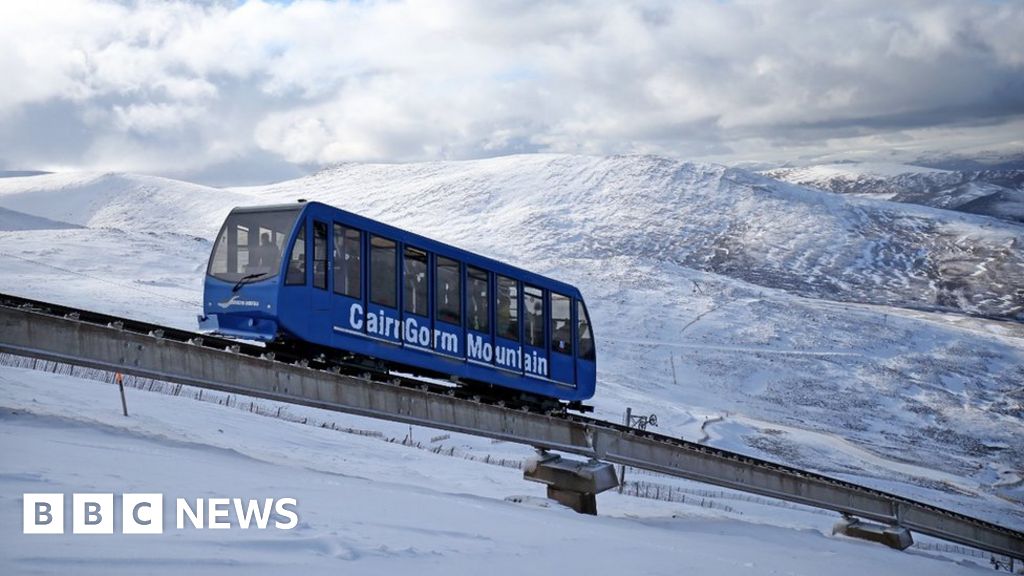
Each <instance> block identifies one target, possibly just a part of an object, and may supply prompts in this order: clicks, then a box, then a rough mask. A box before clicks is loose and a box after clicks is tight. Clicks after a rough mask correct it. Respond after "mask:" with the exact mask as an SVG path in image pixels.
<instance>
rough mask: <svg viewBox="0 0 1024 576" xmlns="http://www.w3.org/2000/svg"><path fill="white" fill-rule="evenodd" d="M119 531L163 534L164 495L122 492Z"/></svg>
mask: <svg viewBox="0 0 1024 576" xmlns="http://www.w3.org/2000/svg"><path fill="white" fill-rule="evenodd" d="M121 532H123V533H124V534H163V532H164V495H163V494H124V495H123V496H121Z"/></svg>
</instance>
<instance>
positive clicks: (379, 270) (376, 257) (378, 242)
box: [370, 236, 398, 308]
mask: <svg viewBox="0 0 1024 576" xmlns="http://www.w3.org/2000/svg"><path fill="white" fill-rule="evenodd" d="M395 252H396V249H395V242H394V241H393V240H388V239H387V238H381V237H380V236H371V237H370V300H371V301H373V302H374V303H375V304H380V305H381V306H389V307H391V308H394V307H395V306H397V305H398V290H397V284H398V277H397V274H396V273H397V270H396V269H395Z"/></svg>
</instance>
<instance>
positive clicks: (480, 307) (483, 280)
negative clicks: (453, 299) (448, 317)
mask: <svg viewBox="0 0 1024 576" xmlns="http://www.w3.org/2000/svg"><path fill="white" fill-rule="evenodd" d="M466 276H467V277H468V278H469V285H468V286H467V290H468V294H469V298H468V299H467V300H468V302H467V305H468V306H469V309H468V310H466V314H467V315H468V316H469V327H470V328H471V329H473V330H476V331H477V332H489V331H490V330H491V322H490V316H491V306H490V304H491V294H490V287H489V286H488V284H487V271H486V270H481V269H479V268H474V267H473V266H468V267H467V270H466Z"/></svg>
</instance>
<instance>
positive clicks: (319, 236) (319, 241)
mask: <svg viewBox="0 0 1024 576" xmlns="http://www.w3.org/2000/svg"><path fill="white" fill-rule="evenodd" d="M313 286H316V287H317V288H322V289H324V290H326V289H327V224H324V223H323V222H313Z"/></svg>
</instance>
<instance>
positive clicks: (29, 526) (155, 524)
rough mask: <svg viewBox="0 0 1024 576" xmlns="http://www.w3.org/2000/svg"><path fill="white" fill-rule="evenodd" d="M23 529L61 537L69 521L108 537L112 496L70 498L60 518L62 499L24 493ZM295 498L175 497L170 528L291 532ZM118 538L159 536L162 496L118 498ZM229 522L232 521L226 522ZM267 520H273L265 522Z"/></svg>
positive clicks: (75, 527)
mask: <svg viewBox="0 0 1024 576" xmlns="http://www.w3.org/2000/svg"><path fill="white" fill-rule="evenodd" d="M23 497H24V500H23V502H24V503H23V505H22V514H23V520H24V523H23V529H22V532H23V533H25V534H63V533H64V528H65V526H64V525H65V521H64V520H65V517H66V516H70V518H71V532H72V533H73V534H113V533H114V519H115V515H116V511H115V509H114V495H113V494H110V493H100V494H94V493H88V494H81V493H76V494H72V495H71V510H70V513H69V514H67V515H65V513H64V494H24V495H23ZM297 506H298V502H297V501H296V500H295V498H278V499H274V498H263V499H243V498H205V499H204V498H196V499H195V500H192V501H190V500H188V499H187V498H177V499H175V501H174V517H175V523H174V526H175V527H176V528H177V529H178V530H184V529H185V527H186V526H191V527H192V528H198V529H209V530H227V529H230V528H234V527H235V522H237V526H238V528H241V529H243V530H248V529H250V528H255V529H258V530H266V529H268V528H270V527H273V528H275V529H278V530H291V529H292V528H295V527H296V526H297V525H298V524H299V515H298V513H297V511H296V507H297ZM120 517H121V533H122V534H163V533H164V495H163V494H157V493H149V494H122V495H121V515H120ZM232 518H233V519H234V521H235V522H232ZM271 520H273V521H271Z"/></svg>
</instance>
